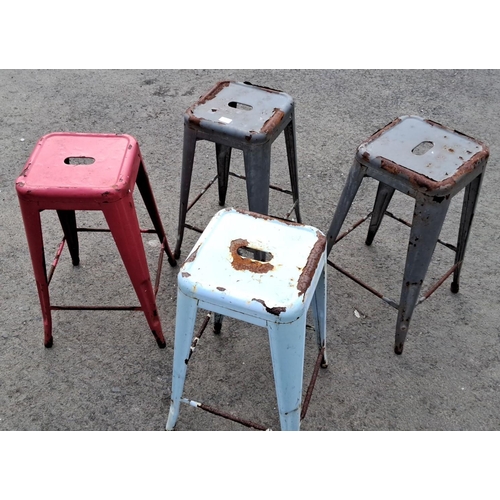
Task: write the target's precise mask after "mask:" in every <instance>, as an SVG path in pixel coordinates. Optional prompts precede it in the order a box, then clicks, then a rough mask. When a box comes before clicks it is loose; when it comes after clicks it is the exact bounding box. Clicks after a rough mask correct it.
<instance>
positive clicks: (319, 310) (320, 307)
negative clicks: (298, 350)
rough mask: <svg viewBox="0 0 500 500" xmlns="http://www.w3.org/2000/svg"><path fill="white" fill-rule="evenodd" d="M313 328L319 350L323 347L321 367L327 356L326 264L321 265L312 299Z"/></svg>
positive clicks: (326, 361)
mask: <svg viewBox="0 0 500 500" xmlns="http://www.w3.org/2000/svg"><path fill="white" fill-rule="evenodd" d="M311 304H312V307H313V316H314V329H315V330H316V340H317V342H318V348H319V350H320V351H321V349H323V347H325V352H324V354H323V360H322V361H321V367H322V368H326V367H327V366H328V358H327V356H326V266H325V265H323V271H322V272H321V275H320V278H319V281H318V285H317V286H316V290H315V292H314V296H313V299H312V303H311Z"/></svg>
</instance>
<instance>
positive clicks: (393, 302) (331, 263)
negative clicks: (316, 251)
mask: <svg viewBox="0 0 500 500" xmlns="http://www.w3.org/2000/svg"><path fill="white" fill-rule="evenodd" d="M327 263H328V265H330V266H332V267H333V268H334V269H336V270H337V271H339V272H341V273H342V274H343V275H344V276H347V277H348V278H349V279H351V280H352V281H354V282H355V283H357V284H358V285H360V286H362V287H363V288H364V289H365V290H368V291H369V292H371V293H373V295H376V296H377V297H378V298H379V299H382V300H383V301H384V302H385V303H386V304H389V305H390V306H392V307H394V309H398V307H399V304H398V303H397V302H396V301H394V300H392V299H390V298H388V297H384V296H383V295H382V294H381V293H380V292H377V290H375V289H374V288H372V287H371V286H370V285H367V284H366V283H364V282H363V281H361V280H360V279H359V278H356V276H353V275H352V274H351V273H349V272H348V271H346V270H345V269H342V268H341V267H340V266H337V264H334V263H333V262H332V261H331V260H329V259H328V260H327Z"/></svg>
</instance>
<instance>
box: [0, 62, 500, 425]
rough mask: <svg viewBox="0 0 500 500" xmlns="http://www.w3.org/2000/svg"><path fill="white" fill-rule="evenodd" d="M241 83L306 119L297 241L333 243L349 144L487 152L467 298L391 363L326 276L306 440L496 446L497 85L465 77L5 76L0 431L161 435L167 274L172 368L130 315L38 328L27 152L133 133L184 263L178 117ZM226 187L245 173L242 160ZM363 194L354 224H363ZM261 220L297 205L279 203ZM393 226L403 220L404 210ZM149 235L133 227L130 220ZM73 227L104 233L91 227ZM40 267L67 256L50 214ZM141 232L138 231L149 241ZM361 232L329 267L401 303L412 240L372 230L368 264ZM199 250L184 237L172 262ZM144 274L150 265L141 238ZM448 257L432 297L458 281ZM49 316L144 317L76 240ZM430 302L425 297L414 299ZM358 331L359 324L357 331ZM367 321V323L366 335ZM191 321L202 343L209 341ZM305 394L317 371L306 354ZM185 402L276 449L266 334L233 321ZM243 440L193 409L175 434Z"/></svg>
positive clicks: (208, 151) (358, 293) (429, 305)
mask: <svg viewBox="0 0 500 500" xmlns="http://www.w3.org/2000/svg"><path fill="white" fill-rule="evenodd" d="M222 79H234V80H240V81H245V80H246V81H251V82H254V83H258V84H261V85H266V86H269V87H275V88H279V89H282V90H284V91H286V92H288V93H289V94H291V95H292V96H293V97H294V98H295V101H296V109H297V115H296V120H297V142H298V154H299V170H300V189H301V206H302V212H303V218H304V222H306V223H308V224H311V225H315V226H316V227H318V228H320V229H322V230H323V231H326V230H327V229H328V225H329V222H330V219H331V217H332V215H333V211H334V209H335V206H336V203H337V200H338V198H339V195H340V192H341V189H342V187H343V185H344V181H345V178H346V174H347V171H348V169H349V167H350V165H351V162H352V158H353V155H354V152H355V149H356V147H357V146H358V144H359V143H360V142H361V141H363V140H364V139H366V138H367V137H368V136H369V135H370V134H372V133H373V132H375V131H376V130H377V129H378V128H380V127H381V126H383V125H385V124H387V123H388V122H389V121H391V120H392V119H393V118H395V117H397V116H400V115H405V114H417V115H420V116H423V117H425V118H431V119H433V120H435V121H437V122H440V123H442V124H444V125H447V126H449V127H452V128H455V129H457V130H459V131H462V132H464V133H466V134H469V135H471V136H473V137H476V138H478V139H481V140H483V141H485V142H486V143H487V144H488V145H489V146H490V151H491V155H490V161H489V164H488V167H487V171H486V177H485V181H484V184H483V190H482V193H481V197H480V199H479V204H478V207H477V211H476V216H475V219H474V224H473V228H472V234H471V238H470V243H469V247H468V252H467V255H466V261H465V266H464V269H463V273H462V283H461V289H460V293H459V294H457V295H452V294H451V293H450V291H449V281H447V282H446V284H445V285H444V286H442V287H441V288H440V289H439V290H438V291H437V292H436V293H435V294H434V295H433V296H432V297H431V298H430V299H429V300H428V301H426V302H425V303H423V304H422V305H421V306H419V307H418V308H417V310H416V312H415V314H414V317H413V320H412V324H411V327H410V332H409V335H408V338H407V342H406V345H405V351H404V353H403V355H402V356H396V355H394V354H393V350H392V349H393V341H394V328H395V321H396V312H395V311H394V310H393V309H392V308H390V307H389V306H386V305H385V304H384V303H382V302H381V301H380V300H379V299H377V298H376V297H374V296H373V295H371V294H369V293H368V292H365V291H364V290H363V289H361V288H360V287H359V286H357V285H356V284H355V283H353V282H352V281H350V280H348V279H346V278H344V277H343V276H342V275H340V274H339V273H337V272H335V271H334V270H332V269H331V268H329V270H328V271H329V273H328V287H329V292H328V301H329V314H328V351H329V358H330V365H329V367H328V368H327V369H326V370H321V371H320V374H319V377H318V380H317V382H316V388H315V391H314V394H313V398H312V400H311V404H310V406H309V411H308V414H307V417H306V419H305V420H304V421H303V423H302V429H303V430H305V431H312V430H330V431H334V430H490V431H491V430H498V429H499V427H500V416H499V415H500V389H499V382H500V360H499V330H498V323H499V319H500V318H499V316H500V312H499V311H500V296H499V293H498V291H497V288H498V284H497V281H498V267H499V262H500V252H498V245H499V243H500V236H499V235H500V231H499V229H500V222H499V218H498V214H499V210H500V196H499V194H498V189H497V186H498V184H499V182H500V178H499V168H498V167H499V163H498V153H499V149H500V138H499V131H500V113H499V112H498V110H499V106H500V71H497V70H495V71H493V70H492V71H489V70H481V71H472V70H461V71H452V70H422V71H406V70H394V71H392V70H380V71H374V70H359V71H358V70H351V71H342V70H329V71H326V70H325V71H319V70H314V71H313V70H300V71H298V70H295V71H292V70H286V71H285V70H245V71H243V70H241V71H240V70H227V71H225V70H183V71H173V70H144V71H139V70H133V71H132V70H130V71H129V70H116V71H76V70H64V71H31V70H30V71H28V70H26V71H24V70H0V148H1V151H2V155H1V159H0V202H1V209H0V266H1V278H2V286H1V287H0V306H1V307H0V318H1V321H0V346H1V347H0V430H159V431H160V430H163V429H164V426H165V423H166V418H167V412H168V406H169V393H170V383H171V368H172V363H171V361H172V355H173V328H174V321H175V293H176V287H175V277H176V269H172V268H170V267H169V266H168V264H166V263H165V265H164V267H163V271H162V283H161V287H160V291H159V294H158V304H159V309H160V314H161V318H162V321H163V328H164V333H165V336H166V337H167V348H166V349H165V350H160V349H158V348H157V346H156V343H155V341H154V339H153V337H152V335H151V333H150V331H149V330H148V327H147V323H146V321H145V319H144V317H143V316H142V314H141V313H132V312H89V311H81V312H67V311H62V312H54V314H53V317H54V328H53V332H54V347H53V348H52V349H45V348H44V347H43V344H42V339H43V328H42V321H41V313H40V307H39V303H38V297H37V294H36V287H35V283H34V279H33V276H32V271H31V262H30V260H29V255H28V250H27V245H26V239H25V234H24V228H23V225H22V220H21V216H20V211H19V206H18V202H17V197H16V193H15V189H14V181H15V179H16V177H17V176H18V175H19V173H20V172H21V170H22V168H23V165H24V163H25V161H26V159H27V158H28V156H29V154H30V152H31V150H32V149H33V147H34V145H35V143H36V141H37V139H38V138H39V137H40V136H42V135H44V134H46V133H49V132H53V131H79V132H87V131H88V132H90V131H92V132H117V133H128V134H131V135H133V136H135V137H136V138H137V140H138V141H139V144H140V147H141V150H142V154H143V157H144V160H145V163H146V168H147V169H148V172H149V175H150V178H151V181H152V184H153V189H154V192H155V194H156V197H157V201H158V205H159V209H160V212H161V214H162V217H163V220H164V224H165V226H166V230H167V235H168V237H169V240H170V243H171V245H173V244H174V243H175V236H176V222H177V209H178V191H179V180H180V164H181V152H182V132H183V131H182V114H183V112H184V111H185V109H186V108H187V107H188V106H189V105H190V104H191V103H192V102H194V100H195V99H197V98H198V97H199V96H200V95H201V94H202V93H203V92H204V91H206V90H208V89H209V88H210V87H211V86H212V85H213V84H214V83H215V82H216V81H218V80H222ZM284 151H285V149H284V141H283V140H282V139H281V138H280V139H278V140H277V141H276V143H275V145H274V146H273V167H272V180H273V182H275V183H276V184H279V185H285V186H287V183H288V180H287V170H286V156H285V152H284ZM234 156H235V159H234V169H235V170H236V171H238V170H241V166H242V162H241V155H238V154H235V155H234ZM214 173H215V163H214V152H213V146H212V145H209V144H206V143H200V145H199V147H198V150H197V156H196V163H195V175H194V181H193V193H194V192H196V191H197V190H198V189H199V188H200V187H201V186H203V185H204V183H205V182H207V180H208V179H210V178H211V177H212V176H213V175H214ZM374 193H375V184H374V183H370V182H369V181H365V184H364V185H363V187H362V189H361V192H360V194H359V196H358V198H357V201H356V203H355V206H354V210H353V211H352V213H351V215H350V220H354V219H355V218H356V217H357V216H358V215H360V214H361V215H364V214H365V213H367V212H368V211H369V210H370V209H371V206H372V202H373V196H374ZM271 196H272V199H271V212H272V213H273V214H275V215H283V214H284V213H286V211H287V208H288V204H289V199H288V198H287V197H286V196H284V195H277V194H272V195H271ZM461 198H462V196H461V195H459V196H457V197H456V198H455V199H454V201H453V202H452V205H451V209H450V213H449V216H448V218H447V221H446V223H445V227H444V228H443V233H442V234H443V238H444V239H446V240H448V241H453V240H454V239H455V238H456V231H457V227H458V221H459V216H460V202H461ZM227 204H228V205H233V206H244V205H245V197H244V185H242V181H238V180H237V179H231V180H230V189H229V196H228V203H227ZM218 209H219V207H218V205H217V202H216V193H215V190H210V191H209V192H208V193H207V194H206V195H205V197H204V198H203V201H202V202H201V203H200V204H199V205H197V206H196V209H194V210H193V212H192V213H190V216H189V219H188V220H191V222H195V221H196V222H198V223H203V221H207V220H208V219H209V218H210V216H211V215H212V214H213V213H215V211H217V210H218ZM391 209H392V211H393V212H395V213H396V214H398V215H400V216H402V217H410V216H411V213H412V200H411V199H409V198H405V197H404V196H402V195H401V196H398V195H396V196H395V198H394V200H393V202H392V205H391ZM138 210H139V212H140V216H141V218H142V220H146V218H145V217H144V215H145V214H144V210H143V209H142V205H141V204H140V202H139V201H138ZM78 220H79V223H80V224H81V225H88V226H92V225H104V224H103V220H102V217H101V216H100V215H99V214H96V213H86V214H79V216H78ZM43 222H44V230H45V243H46V252H47V260H48V261H49V262H51V261H52V256H53V253H54V251H55V248H56V245H57V243H58V242H59V239H60V229H59V226H58V223H57V220H56V218H55V217H54V214H52V213H43ZM144 225H145V226H146V225H147V224H146V223H144ZM365 230H366V228H363V229H360V230H358V231H355V232H354V233H352V235H351V236H350V237H349V238H347V239H346V241H345V242H344V243H343V244H342V245H341V246H339V248H338V249H337V250H336V251H335V254H334V255H332V257H333V258H334V260H336V261H337V262H339V263H341V264H342V265H343V266H344V267H346V268H347V269H350V270H352V271H356V272H357V273H358V275H359V276H360V277H362V278H363V279H365V280H366V281H367V282H369V283H370V284H372V285H373V286H375V287H376V288H378V289H380V290H381V291H384V293H387V294H389V295H392V296H393V297H395V298H398V294H399V286H400V280H401V276H402V266H403V263H404V254H405V251H406V238H407V236H408V232H407V230H406V229H405V228H404V226H400V225H399V224H397V223H395V222H391V221H390V220H385V221H384V222H383V225H382V228H381V230H380V233H379V235H378V236H377V239H376V241H375V243H374V244H373V246H372V247H369V248H368V247H365V246H364V244H363V237H364V234H365ZM195 241H196V234H194V233H192V232H188V234H187V236H186V239H185V243H184V246H183V256H186V255H187V252H188V250H189V249H190V248H191V246H192V245H193V244H194V242H195ZM144 243H145V247H146V248H147V250H148V257H150V262H151V269H152V271H154V268H155V265H156V262H155V261H156V255H157V251H158V247H157V245H156V243H155V241H154V238H153V237H152V236H145V237H144ZM452 259H453V255H452V253H451V252H449V251H448V250H439V251H438V252H437V253H436V255H435V258H434V259H433V263H432V266H431V269H430V270H429V274H428V280H427V281H426V283H430V282H431V281H432V280H433V279H435V278H437V277H439V276H440V271H441V270H442V269H446V268H447V267H449V266H451V262H452ZM51 287H52V288H51V293H52V298H53V302H54V303H71V304H112V305H117V304H132V305H133V304H135V303H136V300H135V297H134V294H133V292H132V291H131V287H130V285H129V283H128V280H127V278H126V276H125V275H124V269H123V266H122V264H121V262H120V260H119V257H118V255H117V252H116V249H115V247H114V244H113V242H112V240H111V237H110V236H109V235H94V234H92V235H91V234H84V235H82V236H81V265H80V266H79V267H78V268H73V267H72V266H71V263H70V260H69V256H68V253H67V252H66V251H65V252H64V253H63V256H62V258H61V262H60V264H59V267H58V269H57V271H56V275H55V278H54V281H53V283H52V285H51ZM424 287H425V284H424ZM355 311H357V312H358V313H359V314H357V315H356V314H355ZM358 316H359V317H358ZM201 319H202V315H200V317H199V321H198V323H200V322H201ZM306 348H307V357H306V367H305V370H306V384H307V383H308V380H309V376H310V374H311V372H312V367H313V363H314V358H315V347H314V337H313V332H311V331H309V332H308V336H307V345H306ZM185 390H186V394H187V395H188V396H189V397H191V398H192V399H196V400H199V401H203V402H205V403H207V404H210V405H213V406H216V407H218V408H220V409H222V410H224V411H227V412H233V413H235V414H237V415H239V416H242V417H245V418H247V419H250V420H255V421H257V422H259V423H262V424H264V425H268V426H270V427H272V428H273V429H279V422H278V415H277V411H276V402H275V396H274V385H273V377H272V371H271V365H270V356H269V349H268V343H267V338H266V332H265V331H264V330H262V329H259V328H254V327H248V326H246V325H244V324H241V323H238V322H236V321H231V320H227V322H226V323H225V325H224V330H223V333H222V335H221V336H220V337H215V336H214V335H212V333H211V331H209V330H207V331H206V332H205V334H204V336H203V338H202V340H201V341H200V344H199V347H198V350H197V351H196V353H195V355H194V357H193V359H192V362H191V363H190V366H189V372H188V380H187V383H186V389H185ZM201 429H203V430H246V428H245V427H242V426H240V425H239V424H235V423H232V422H230V421H228V420H224V419H222V418H220V417H215V416H212V415H210V414H207V413H204V412H202V411H201V410H196V409H194V408H191V407H186V406H183V407H182V408H181V414H180V418H179V421H178V424H177V430H179V431H189V430H201Z"/></svg>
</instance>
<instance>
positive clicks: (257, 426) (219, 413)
mask: <svg viewBox="0 0 500 500" xmlns="http://www.w3.org/2000/svg"><path fill="white" fill-rule="evenodd" d="M181 402H182V403H186V404H188V405H190V406H193V407H195V408H200V409H201V410H205V411H207V412H208V413H212V414H213V415H217V416H219V417H223V418H225V419H227V420H231V421H233V422H236V423H238V424H242V425H244V426H245V427H250V428H251V429H257V430H258V431H270V430H271V429H270V428H268V427H264V426H263V425H260V424H256V423H254V422H250V421H249V420H243V419H241V418H239V417H235V416H234V415H230V414H229V413H226V412H224V411H221V410H217V409H216V408H213V407H211V406H208V405H206V404H203V403H199V402H198V401H192V400H190V399H185V398H181Z"/></svg>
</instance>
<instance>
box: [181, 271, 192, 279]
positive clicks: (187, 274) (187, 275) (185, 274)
mask: <svg viewBox="0 0 500 500" xmlns="http://www.w3.org/2000/svg"><path fill="white" fill-rule="evenodd" d="M190 276H191V274H190V273H186V272H185V271H184V272H183V273H182V277H183V278H189V277H190Z"/></svg>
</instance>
